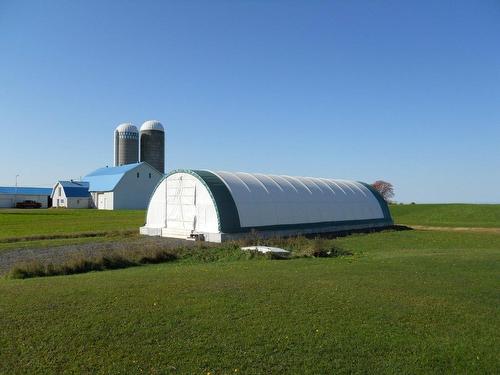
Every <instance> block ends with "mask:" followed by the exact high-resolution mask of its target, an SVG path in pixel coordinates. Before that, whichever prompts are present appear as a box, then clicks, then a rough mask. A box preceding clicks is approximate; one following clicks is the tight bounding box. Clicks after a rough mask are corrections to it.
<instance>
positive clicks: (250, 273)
mask: <svg viewBox="0 0 500 375" xmlns="http://www.w3.org/2000/svg"><path fill="white" fill-rule="evenodd" d="M333 241H335V243H336V244H337V245H339V246H342V247H343V248H344V249H346V250H349V251H351V252H352V253H353V255H352V256H345V257H339V258H315V259H295V260H283V261H279V260H248V261H226V262H212V263H192V262H191V263H183V262H177V263H167V264H162V265H154V266H144V267H136V268H129V269H125V270H117V271H106V272H95V273H88V274H81V275H74V276H61V277H46V278H35V279H27V280H0V296H1V298H0V327H2V329H1V330H0V358H1V360H0V373H8V374H14V373H39V374H50V373H52V374H59V373H63V372H64V373H87V374H96V373H100V374H118V373H122V374H133V373H150V374H165V373H173V374H208V373H210V374H230V373H231V374H234V373H241V374H283V373H287V374H332V373H370V374H371V373H398V374H399V373H411V374H417V373H450V374H459V373H470V374H486V373H490V374H494V373H499V372H500V363H499V358H500V351H499V345H498V342H499V339H500V336H499V332H500V322H499V316H500V309H499V305H500V303H499V302H500V294H499V292H500V290H499V281H500V280H499V274H500V266H499V265H500V236H499V235H498V234H489V233H486V234H484V233H481V234H479V233H448V232H431V231H428V232H427V231H400V232H396V231H387V232H381V233H374V234H360V235H353V236H349V237H344V238H341V239H337V240H333ZM198 251H200V250H198ZM204 251H210V250H204Z"/></svg>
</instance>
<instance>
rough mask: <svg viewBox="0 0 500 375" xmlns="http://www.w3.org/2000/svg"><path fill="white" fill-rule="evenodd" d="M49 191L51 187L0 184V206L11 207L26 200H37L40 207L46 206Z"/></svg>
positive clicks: (47, 204)
mask: <svg viewBox="0 0 500 375" xmlns="http://www.w3.org/2000/svg"><path fill="white" fill-rule="evenodd" d="M51 192H52V189H51V188H40V187H20V186H17V187H14V186H0V208H13V207H16V204H17V203H20V202H23V201H26V200H31V201H35V202H38V203H40V204H41V205H42V208H47V207H48V206H49V198H50V193H51Z"/></svg>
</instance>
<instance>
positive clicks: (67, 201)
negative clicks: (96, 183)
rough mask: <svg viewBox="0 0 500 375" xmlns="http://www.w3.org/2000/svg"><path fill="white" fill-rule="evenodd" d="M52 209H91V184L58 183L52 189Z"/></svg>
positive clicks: (83, 182)
mask: <svg viewBox="0 0 500 375" xmlns="http://www.w3.org/2000/svg"><path fill="white" fill-rule="evenodd" d="M51 198H52V207H64V208H91V207H92V199H91V198H90V193H89V183H88V182H85V181H58V182H57V184H55V186H54V188H53V189H52V195H51Z"/></svg>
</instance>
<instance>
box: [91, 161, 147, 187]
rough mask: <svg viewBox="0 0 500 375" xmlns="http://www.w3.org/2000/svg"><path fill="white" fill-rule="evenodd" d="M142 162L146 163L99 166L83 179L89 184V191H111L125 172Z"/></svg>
mask: <svg viewBox="0 0 500 375" xmlns="http://www.w3.org/2000/svg"><path fill="white" fill-rule="evenodd" d="M142 164H146V163H144V162H141V163H133V164H125V165H120V166H119V167H104V168H99V169H96V170H95V171H93V172H92V173H89V174H88V175H86V176H85V177H84V178H83V180H84V181H86V182H88V183H89V184H90V187H89V191H113V190H114V189H115V187H116V185H118V183H119V182H120V180H121V179H122V178H123V176H124V175H125V174H126V173H127V172H130V171H131V170H133V169H135V168H137V167H139V166H140V165H142Z"/></svg>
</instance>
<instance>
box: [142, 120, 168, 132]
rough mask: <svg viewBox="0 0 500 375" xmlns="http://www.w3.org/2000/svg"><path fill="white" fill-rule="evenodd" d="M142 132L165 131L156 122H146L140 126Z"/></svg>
mask: <svg viewBox="0 0 500 375" xmlns="http://www.w3.org/2000/svg"><path fill="white" fill-rule="evenodd" d="M143 130H159V131H162V132H164V131H165V129H164V128H163V125H162V124H161V122H160V121H157V120H149V121H146V122H145V123H144V124H142V126H141V131H143Z"/></svg>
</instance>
